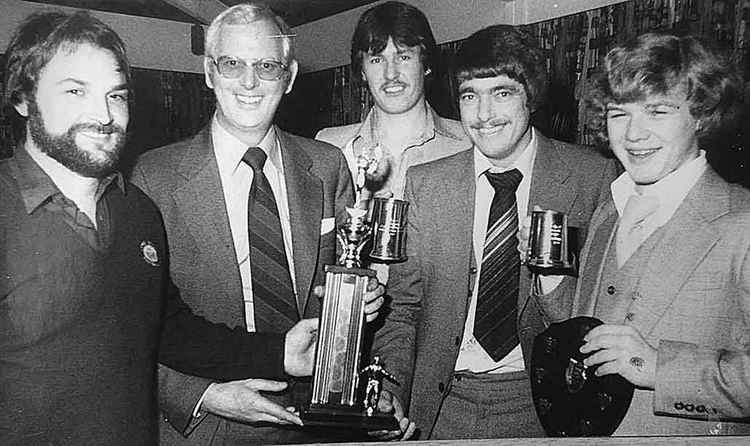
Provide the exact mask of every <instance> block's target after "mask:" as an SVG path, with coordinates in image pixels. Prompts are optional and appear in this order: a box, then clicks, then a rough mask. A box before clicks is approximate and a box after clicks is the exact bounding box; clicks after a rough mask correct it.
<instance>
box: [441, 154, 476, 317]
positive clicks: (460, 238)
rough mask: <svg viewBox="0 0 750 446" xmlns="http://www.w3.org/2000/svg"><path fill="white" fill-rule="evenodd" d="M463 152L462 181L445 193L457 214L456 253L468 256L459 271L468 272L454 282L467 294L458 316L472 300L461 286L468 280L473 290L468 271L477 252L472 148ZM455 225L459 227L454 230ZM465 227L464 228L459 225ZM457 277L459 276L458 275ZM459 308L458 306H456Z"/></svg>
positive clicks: (459, 174) (459, 165)
mask: <svg viewBox="0 0 750 446" xmlns="http://www.w3.org/2000/svg"><path fill="white" fill-rule="evenodd" d="M462 153H464V154H465V155H462V156H460V157H457V158H456V161H457V167H456V172H457V178H458V179H459V181H461V182H463V183H464V184H457V185H456V186H457V187H449V188H448V190H449V191H450V192H451V193H452V194H453V195H452V196H448V197H446V200H445V201H446V202H447V203H455V204H456V213H455V215H456V217H457V219H458V220H459V221H458V223H457V224H456V225H455V226H452V229H451V232H452V234H453V236H454V237H455V238H454V240H455V243H456V244H455V246H456V251H455V252H456V255H457V256H467V257H468V258H467V257H464V258H463V259H462V261H463V262H465V263H464V264H465V265H466V268H465V269H463V270H462V271H466V272H467V277H466V280H456V284H457V285H458V286H460V287H461V288H460V289H458V290H457V291H458V292H457V294H456V296H462V295H466V296H467V297H466V300H465V303H464V305H463V307H462V308H463V313H462V314H461V316H460V317H461V318H462V319H463V320H465V319H466V313H467V312H468V311H469V305H470V303H471V294H470V293H465V292H464V290H465V288H463V287H464V286H465V284H466V282H468V287H469V290H473V287H474V282H475V280H476V277H475V274H468V273H469V271H476V270H477V264H476V253H475V252H474V230H473V229H474V203H475V201H476V190H477V181H476V172H475V171H474V151H473V150H467V151H464V152H462ZM456 228H458V230H455V229H456ZM462 228H465V229H462ZM457 279H459V278H457ZM459 309H460V308H459Z"/></svg>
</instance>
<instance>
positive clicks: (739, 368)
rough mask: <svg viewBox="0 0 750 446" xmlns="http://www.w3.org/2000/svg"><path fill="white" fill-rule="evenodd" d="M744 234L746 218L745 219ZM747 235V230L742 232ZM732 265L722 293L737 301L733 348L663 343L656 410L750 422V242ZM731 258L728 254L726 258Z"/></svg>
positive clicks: (689, 415)
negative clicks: (728, 280) (728, 284)
mask: <svg viewBox="0 0 750 446" xmlns="http://www.w3.org/2000/svg"><path fill="white" fill-rule="evenodd" d="M744 222H745V225H744V228H745V229H744V231H745V232H744V234H746V233H747V232H746V230H747V220H745V221H744ZM740 231H742V230H740ZM743 240H744V242H742V243H738V244H735V246H741V248H738V250H742V255H740V256H737V258H739V261H738V262H737V264H735V265H733V266H732V267H731V268H730V270H731V271H732V273H731V275H732V282H734V283H733V284H732V285H731V286H725V287H724V288H719V289H717V292H718V293H724V294H723V295H718V296H716V297H717V299H726V300H728V301H729V302H736V303H737V310H736V311H737V312H738V314H736V315H734V318H733V321H734V322H733V326H732V328H731V330H732V338H733V340H734V341H735V346H736V347H733V348H732V349H716V348H711V347H706V346H699V345H696V344H693V343H688V342H680V341H673V340H661V341H660V342H659V346H658V353H657V363H656V385H655V388H654V412H655V413H657V414H663V415H672V416H680V417H686V418H696V419H702V420H741V421H745V422H747V421H750V246H749V245H750V243H748V242H747V240H746V239H745V237H743ZM727 255H729V254H727Z"/></svg>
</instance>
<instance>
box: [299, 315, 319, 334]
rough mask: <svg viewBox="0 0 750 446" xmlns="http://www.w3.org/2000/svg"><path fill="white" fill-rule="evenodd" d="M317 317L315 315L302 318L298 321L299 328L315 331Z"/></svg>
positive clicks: (317, 321)
mask: <svg viewBox="0 0 750 446" xmlns="http://www.w3.org/2000/svg"><path fill="white" fill-rule="evenodd" d="M318 323H319V319H318V318H317V317H314V318H311V319H302V320H301V321H299V322H298V325H299V326H300V328H301V329H304V330H305V331H315V330H317V329H318Z"/></svg>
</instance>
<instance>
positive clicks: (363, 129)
mask: <svg viewBox="0 0 750 446" xmlns="http://www.w3.org/2000/svg"><path fill="white" fill-rule="evenodd" d="M424 104H425V107H426V108H427V118H426V120H425V125H424V127H423V128H422V132H421V133H420V134H419V135H418V136H417V137H416V138H415V139H414V141H412V142H411V143H410V144H409V147H412V146H419V145H422V144H424V143H426V142H427V141H429V140H431V139H433V138H434V137H435V133H440V134H442V135H446V136H450V137H452V138H455V139H460V138H459V137H458V136H455V135H453V133H451V131H450V130H448V129H447V128H445V127H444V126H443V125H442V122H441V120H440V117H439V116H438V114H437V112H435V110H434V109H433V108H432V107H431V106H430V104H429V103H428V102H427V101H424ZM377 135H378V113H377V109H376V108H375V107H372V108H371V109H370V111H369V113H367V116H366V117H365V119H364V121H362V125H361V126H360V127H359V130H358V131H357V133H356V135H355V136H354V139H353V140H352V141H353V142H354V143H357V144H360V143H361V144H363V147H375V146H376V145H378V137H377ZM358 140H361V141H358Z"/></svg>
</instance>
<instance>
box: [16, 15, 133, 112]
mask: <svg viewBox="0 0 750 446" xmlns="http://www.w3.org/2000/svg"><path fill="white" fill-rule="evenodd" d="M84 43H88V44H91V45H94V46H97V47H99V48H102V49H105V50H108V51H110V52H111V53H112V54H113V55H114V57H115V60H116V61H117V64H118V66H119V68H120V70H122V72H123V74H124V75H125V81H126V82H127V84H128V85H130V65H129V64H128V59H127V55H126V53H125V44H123V42H122V40H120V37H119V36H118V35H117V34H116V33H115V32H114V31H113V30H112V29H111V28H110V27H109V26H107V25H105V24H104V23H103V22H102V21H100V20H98V19H96V18H94V17H92V16H91V15H89V14H88V13H87V12H85V11H80V12H76V13H74V14H67V13H63V12H58V11H52V12H41V13H35V14H32V15H30V16H29V17H27V18H26V20H24V22H23V23H22V24H21V25H20V26H19V27H18V29H17V30H16V32H15V34H14V35H13V37H12V38H11V40H10V43H9V44H8V49H7V50H6V52H5V55H6V57H7V58H6V62H5V92H4V94H5V101H6V103H8V105H10V106H16V105H18V104H20V103H22V102H23V101H24V100H27V99H29V98H31V97H33V95H34V94H35V92H36V86H37V82H38V80H39V74H40V73H41V72H42V69H44V67H45V66H46V65H47V64H48V63H49V61H50V60H52V58H53V57H55V54H57V51H58V50H59V49H60V48H68V49H70V48H73V47H75V46H76V45H80V44H84Z"/></svg>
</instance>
